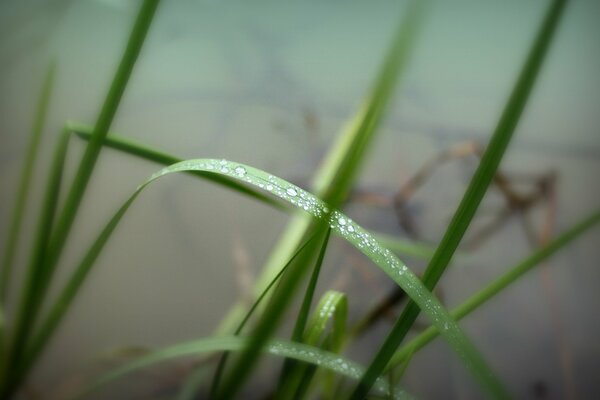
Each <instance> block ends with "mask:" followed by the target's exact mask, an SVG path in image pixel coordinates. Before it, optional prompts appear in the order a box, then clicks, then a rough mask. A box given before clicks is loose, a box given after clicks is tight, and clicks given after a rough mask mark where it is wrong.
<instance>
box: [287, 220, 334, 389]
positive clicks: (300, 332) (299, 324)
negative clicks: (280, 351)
mask: <svg viewBox="0 0 600 400" xmlns="http://www.w3.org/2000/svg"><path fill="white" fill-rule="evenodd" d="M329 234H330V231H329V230H327V233H326V235H325V238H324V239H323V245H322V246H321V250H320V252H319V256H318V257H317V261H316V263H315V266H314V268H313V272H312V274H311V276H310V280H309V282H308V285H307V287H306V290H305V291H304V299H303V300H302V305H301V306H300V311H299V312H298V317H297V318H296V323H295V324H294V329H293V331H292V340H293V341H294V342H303V337H304V334H305V332H304V331H305V328H306V322H307V321H308V316H309V313H310V307H311V305H312V301H313V297H314V294H315V290H316V288H317V282H318V280H319V274H320V272H321V265H322V264H323V259H324V258H325V250H326V249H327V243H328V241H329ZM294 365H295V363H294V362H292V361H291V360H285V361H284V363H283V368H282V370H281V375H280V377H279V389H278V391H280V390H282V389H283V388H284V386H285V382H286V380H287V376H288V374H289V373H290V371H292V370H293V369H294ZM284 398H285V397H284ZM288 398H289V397H288Z"/></svg>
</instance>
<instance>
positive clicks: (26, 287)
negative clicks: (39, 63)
mask: <svg viewBox="0 0 600 400" xmlns="http://www.w3.org/2000/svg"><path fill="white" fill-rule="evenodd" d="M69 137H70V133H69V132H68V131H66V130H63V132H62V133H61V135H60V136H59V139H58V142H57V144H56V148H55V150H54V155H53V159H52V165H51V167H50V171H49V174H48V179H47V183H46V189H45V193H44V198H43V200H42V203H41V204H42V210H41V213H40V216H39V221H38V224H37V227H36V231H35V237H34V242H33V246H32V250H31V255H30V260H29V265H28V269H27V272H26V274H25V281H24V282H23V289H22V291H21V305H24V304H26V301H27V299H28V298H29V297H31V295H32V294H31V291H32V290H33V287H34V284H35V279H36V276H37V275H38V274H39V271H36V269H35V268H36V267H38V266H39V265H40V264H41V261H42V260H43V259H44V256H45V250H46V244H47V240H48V237H49V236H50V231H51V229H52V224H53V221H54V217H55V215H56V208H57V204H58V196H59V192H60V187H61V183H62V177H63V171H64V164H65V157H66V153H67V147H68V144H69ZM18 315H25V314H24V312H23V311H22V312H21V313H20V314H18ZM18 323H19V322H17V324H18ZM7 352H8V353H9V352H10V349H7ZM1 360H2V365H1V367H0V370H1V371H2V372H1V373H0V377H2V380H3V382H4V381H6V380H8V377H6V375H5V373H6V372H11V373H14V368H13V369H12V370H10V369H8V368H7V367H8V363H9V360H8V357H6V358H2V359H1ZM12 364H15V362H14V361H13V362H12ZM13 380H17V379H16V376H15V377H13Z"/></svg>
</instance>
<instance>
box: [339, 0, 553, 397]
mask: <svg viewBox="0 0 600 400" xmlns="http://www.w3.org/2000/svg"><path fill="white" fill-rule="evenodd" d="M564 6H565V0H554V1H553V2H552V3H551V5H550V7H549V9H548V13H547V14H546V17H545V19H544V21H543V23H542V25H541V27H540V30H539V32H538V34H537V37H536V38H535V41H534V43H533V46H532V48H531V50H530V53H529V55H528V56H527V59H526V61H525V64H524V66H523V69H522V70H521V73H520V75H519V78H518V80H517V82H516V83H515V86H514V88H513V90H512V93H511V95H510V97H509V99H508V102H507V103H506V106H505V108H504V111H503V112H502V116H501V117H500V120H499V122H498V125H497V127H496V130H495V132H494V134H493V135H492V138H491V139H490V142H489V144H488V146H487V148H486V150H485V152H484V154H483V156H482V157H481V162H480V163H479V166H478V167H477V170H476V171H475V174H474V175H473V178H472V179H471V182H470V183H469V186H468V188H467V190H466V192H465V194H464V196H463V198H462V200H461V202H460V204H459V206H458V209H457V210H456V212H455V214H454V216H453V218H452V221H451V222H450V225H449V226H448V228H447V229H446V232H445V234H444V236H443V238H442V240H441V242H440V244H439V246H438V248H437V250H436V252H435V254H434V255H433V258H432V259H431V261H430V262H429V265H428V266H427V269H426V270H425V273H424V275H423V282H424V284H425V286H426V287H427V288H428V289H430V290H432V289H433V288H434V287H435V285H436V283H437V282H438V280H439V279H440V278H441V276H442V274H443V273H444V271H445V270H446V267H447V266H448V264H449V263H450V260H451V259H452V256H453V255H454V252H455V251H456V248H457V247H458V245H459V243H460V241H461V239H462V237H463V235H464V234H465V232H466V230H467V228H468V226H469V224H470V222H471V220H472V219H473V216H474V215H475V212H476V211H477V208H478V207H479V204H480V203H481V200H482V199H483V196H484V195H485V192H486V191H487V188H488V186H489V185H490V183H491V182H492V179H493V178H494V176H495V175H496V170H497V168H498V165H499V164H500V160H501V159H502V156H503V155H504V152H505V150H506V148H507V147H508V144H509V142H510V139H511V138H512V135H513V132H514V130H515V128H516V126H517V123H518V121H519V119H520V117H521V114H522V112H523V110H524V108H525V105H526V103H527V100H528V98H529V94H530V93H531V90H532V88H533V85H534V83H535V80H536V77H537V75H538V72H539V70H540V68H541V66H542V64H543V60H544V56H545V54H546V52H547V49H548V47H549V46H550V42H551V41H552V37H553V34H554V32H555V30H556V27H557V25H558V22H559V20H560V17H561V15H562V12H563V9H564ZM419 308H420V307H419V306H418V305H417V304H415V303H414V302H409V303H408V305H407V306H406V308H405V309H404V311H403V312H402V314H401V315H400V317H399V318H398V320H397V321H396V323H395V324H394V326H393V327H392V329H391V331H390V332H389V334H388V336H387V337H386V339H385V341H384V343H383V344H382V346H381V347H380V349H379V351H378V352H377V354H376V355H375V357H374V359H373V361H372V362H371V364H370V365H369V367H368V368H367V372H366V374H365V376H364V377H363V379H361V381H360V383H359V384H358V385H357V387H356V389H355V391H354V393H353V395H352V397H351V399H353V400H361V399H363V398H364V397H365V395H366V394H367V393H368V391H369V388H370V387H371V384H372V383H373V382H374V380H375V378H377V377H378V376H379V375H380V374H381V373H382V371H383V369H384V368H385V366H386V365H387V363H388V362H389V360H390V357H391V356H392V355H393V354H394V351H396V349H397V348H398V346H399V345H400V343H401V342H402V340H403V339H404V337H405V336H406V334H407V333H408V331H409V329H410V327H411V326H412V325H413V323H414V321H415V320H416V318H417V316H418V315H419ZM496 395H500V393H496Z"/></svg>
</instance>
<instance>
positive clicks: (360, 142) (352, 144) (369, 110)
mask: <svg viewBox="0 0 600 400" xmlns="http://www.w3.org/2000/svg"><path fill="white" fill-rule="evenodd" d="M426 3H428V1H426V0H421V1H419V0H413V1H411V3H410V6H409V8H408V10H407V12H406V15H405V18H404V19H403V20H402V21H401V22H400V24H399V26H398V29H397V31H396V33H395V36H394V38H393V39H392V43H391V46H390V48H389V51H388V52H387V54H386V57H385V60H384V62H383V64H382V67H381V69H380V71H379V74H378V76H377V78H376V80H375V82H374V85H373V87H372V89H371V92H370V94H369V96H368V97H367V99H366V100H365V102H364V104H363V105H362V107H361V108H360V109H359V110H358V111H357V112H356V114H355V115H354V116H353V117H352V118H351V119H350V120H349V121H348V124H347V125H346V126H345V127H344V129H343V131H342V132H341V134H340V135H339V137H338V138H337V140H336V142H335V143H334V144H333V146H332V147H331V150H330V151H329V153H328V154H327V155H326V157H325V159H324V161H323V163H322V164H321V166H320V167H319V169H318V171H317V173H316V174H315V176H314V179H313V182H312V185H311V187H312V191H313V192H314V193H315V194H316V195H317V196H318V197H320V198H322V199H324V200H325V202H327V203H328V204H330V205H332V206H333V207H335V208H337V207H339V206H341V204H342V202H344V201H345V199H346V198H347V197H348V194H349V193H350V190H351V188H352V185H353V182H354V180H355V178H356V175H357V174H358V170H359V166H360V164H361V162H360V161H361V160H362V159H363V158H364V156H365V154H366V152H367V150H368V148H369V144H370V143H371V142H372V141H373V139H374V138H375V134H376V132H377V128H378V126H379V124H380V122H381V120H382V118H383V116H384V113H385V110H386V109H387V107H388V105H389V103H390V100H391V98H392V95H393V92H394V89H395V87H396V86H397V85H396V83H397V82H398V80H399V78H400V77H401V75H402V73H403V71H404V70H405V68H406V66H407V65H408V61H409V58H410V57H409V56H410V53H411V50H412V47H413V44H414V42H415V38H416V34H417V31H418V28H419V27H420V25H421V22H422V17H423V14H424V9H425V5H426ZM309 226H310V218H307V217H305V216H298V217H296V218H294V219H293V220H292V221H291V222H290V223H289V224H288V226H287V227H286V230H285V231H284V233H283V234H282V236H281V239H280V240H279V241H278V243H277V245H276V246H275V248H274V250H273V251H272V253H271V255H270V256H269V259H268V260H267V262H266V264H265V266H264V268H263V270H262V272H261V274H260V276H259V277H258V278H257V280H256V283H255V295H258V294H259V293H261V292H262V288H264V287H265V285H266V284H267V283H268V282H269V281H270V280H271V278H272V277H273V275H275V273H276V271H277V269H278V268H279V266H280V265H281V264H283V263H284V262H285V261H286V260H288V259H289V258H290V255H291V254H292V253H293V252H294V251H295V249H296V248H297V247H298V245H299V243H301V241H302V238H304V237H305V234H306V232H307V230H308V228H309ZM243 310H244V305H243V304H241V303H237V304H236V305H234V306H233V307H232V309H231V311H230V312H229V313H228V314H227V316H226V317H225V318H224V319H223V321H222V323H221V326H220V327H219V329H218V331H219V332H229V331H231V327H232V326H234V324H235V323H236V321H238V320H239V318H240V316H241V314H242V313H243Z"/></svg>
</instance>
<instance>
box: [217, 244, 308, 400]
mask: <svg viewBox="0 0 600 400" xmlns="http://www.w3.org/2000/svg"><path fill="white" fill-rule="evenodd" d="M314 239H315V236H312V237H311V238H309V239H308V240H307V241H306V242H305V243H304V244H303V245H302V246H300V248H298V250H297V251H296V253H294V255H293V256H292V258H291V259H290V260H289V261H288V262H287V263H286V264H285V266H284V267H283V268H282V269H281V270H280V271H279V272H278V273H277V275H275V277H274V278H273V280H272V281H271V282H270V283H269V285H267V287H266V288H265V290H264V291H263V292H262V293H261V294H260V296H259V297H258V299H256V301H255V302H254V304H253V305H252V307H250V310H249V311H248V313H247V314H246V316H245V317H244V318H243V319H242V322H240V324H239V325H238V327H237V329H236V330H235V333H234V334H235V335H239V334H240V333H241V332H242V329H244V326H246V323H247V322H248V320H249V319H250V317H251V316H252V314H253V313H254V311H256V309H257V308H258V305H259V304H260V303H261V301H262V300H263V299H264V298H265V297H266V295H267V293H269V291H270V290H271V288H272V287H273V286H274V285H275V283H276V282H277V281H279V278H281V276H282V275H283V274H284V273H285V271H287V269H288V268H289V266H290V265H291V264H292V263H293V262H294V260H295V259H296V257H298V255H299V254H300V253H301V252H302V251H304V250H305V249H306V246H307V245H308V244H309V243H310V241H311V240H314ZM227 358H228V354H227V353H225V354H223V356H222V357H221V359H220V360H219V364H218V365H217V369H216V372H215V376H214V378H213V382H212V385H211V389H210V398H216V397H217V393H218V388H219V384H220V383H221V378H222V375H223V371H224V370H225V363H226V362H227Z"/></svg>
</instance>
